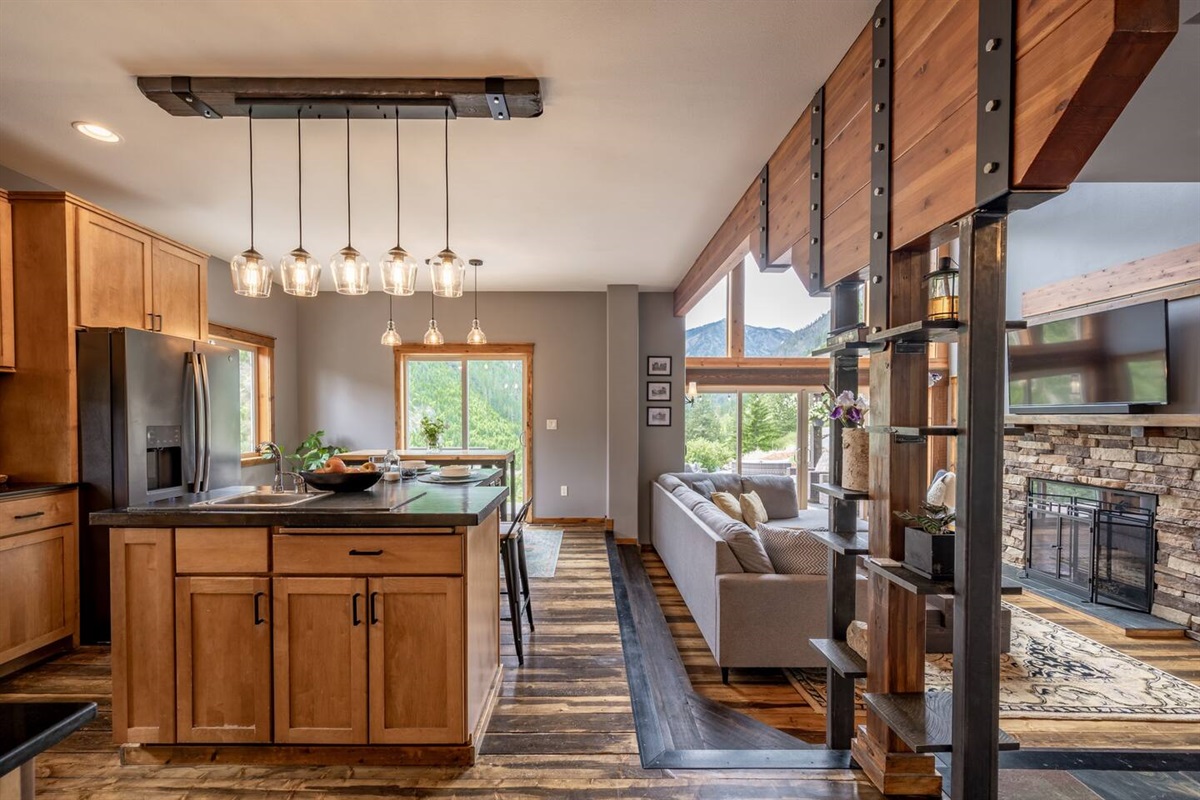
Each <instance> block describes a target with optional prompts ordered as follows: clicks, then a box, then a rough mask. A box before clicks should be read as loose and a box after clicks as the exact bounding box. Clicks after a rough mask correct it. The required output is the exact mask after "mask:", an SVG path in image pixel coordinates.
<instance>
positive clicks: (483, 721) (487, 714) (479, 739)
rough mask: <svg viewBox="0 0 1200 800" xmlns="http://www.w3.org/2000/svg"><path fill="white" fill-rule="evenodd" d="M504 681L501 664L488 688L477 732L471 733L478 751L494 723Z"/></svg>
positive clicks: (476, 728)
mask: <svg viewBox="0 0 1200 800" xmlns="http://www.w3.org/2000/svg"><path fill="white" fill-rule="evenodd" d="M503 680H504V665H503V664H500V665H499V666H497V667H496V672H495V673H494V674H493V675H492V685H491V686H489V687H488V692H487V698H486V699H485V700H484V701H483V711H482V712H481V713H480V715H479V720H478V721H477V722H476V723H475V730H473V731H471V744H472V745H474V747H475V750H476V751H478V750H479V747H480V745H482V744H483V737H484V734H486V733H487V729H488V725H490V724H491V722H492V712H493V711H495V710H496V701H498V700H499V699H500V687H501V685H502V683H503ZM471 763H474V761H472V762H471Z"/></svg>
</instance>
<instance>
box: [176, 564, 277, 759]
mask: <svg viewBox="0 0 1200 800" xmlns="http://www.w3.org/2000/svg"><path fill="white" fill-rule="evenodd" d="M270 597H271V581H270V579H269V578H247V577H238V578H210V577H193V578H176V579H175V648H176V652H175V664H176V669H177V684H176V697H177V698H178V704H177V705H178V720H177V723H178V726H179V731H178V736H179V741H181V742H196V743H212V744H217V743H221V742H269V741H271V619H270V615H271V601H270Z"/></svg>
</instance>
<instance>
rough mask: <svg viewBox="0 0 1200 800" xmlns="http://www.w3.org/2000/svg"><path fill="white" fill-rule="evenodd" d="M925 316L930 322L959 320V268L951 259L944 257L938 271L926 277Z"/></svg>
mask: <svg viewBox="0 0 1200 800" xmlns="http://www.w3.org/2000/svg"><path fill="white" fill-rule="evenodd" d="M923 280H924V281H925V298H926V313H925V316H926V318H927V319H929V320H930V321H934V320H946V319H958V268H957V267H955V266H954V261H953V260H951V259H950V258H949V257H943V258H942V259H941V261H940V262H939V266H938V269H937V270H936V271H934V272H931V273H929V274H928V275H926V276H925V277H924V278H923Z"/></svg>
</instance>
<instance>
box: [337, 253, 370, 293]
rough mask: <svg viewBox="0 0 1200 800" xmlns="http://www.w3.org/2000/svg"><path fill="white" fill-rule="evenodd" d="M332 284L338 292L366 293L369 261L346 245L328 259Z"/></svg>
mask: <svg viewBox="0 0 1200 800" xmlns="http://www.w3.org/2000/svg"><path fill="white" fill-rule="evenodd" d="M329 271H330V272H332V273H333V286H334V288H335V289H337V292H338V294H366V293H367V290H368V288H369V287H368V284H367V279H368V278H369V277H370V274H371V262H370V261H367V260H366V259H365V258H363V256H362V254H361V253H359V252H358V251H357V250H355V249H354V248H353V247H351V246H350V245H346V246H345V247H343V248H342V249H341V250H339V251H338V252H337V255H335V256H334V257H333V258H332V259H330V261H329Z"/></svg>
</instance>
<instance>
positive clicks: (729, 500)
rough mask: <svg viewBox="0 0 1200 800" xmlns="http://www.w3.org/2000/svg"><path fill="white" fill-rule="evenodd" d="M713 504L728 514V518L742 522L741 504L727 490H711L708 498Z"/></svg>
mask: <svg viewBox="0 0 1200 800" xmlns="http://www.w3.org/2000/svg"><path fill="white" fill-rule="evenodd" d="M710 499H711V500H712V501H713V505H715V506H716V507H717V508H719V509H721V510H722V511H724V512H725V513H726V514H727V515H729V518H730V519H733V520H737V521H738V522H742V521H743V519H742V505H741V503H739V502H738V499H737V498H736V497H734V496H733V495H731V494H730V493H729V492H713V493H712V497H711V498H710Z"/></svg>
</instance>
